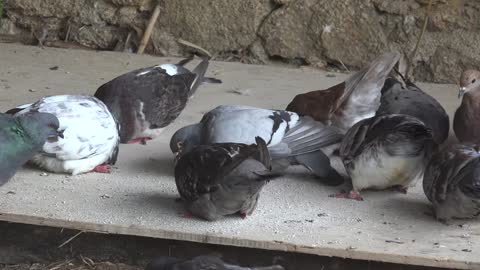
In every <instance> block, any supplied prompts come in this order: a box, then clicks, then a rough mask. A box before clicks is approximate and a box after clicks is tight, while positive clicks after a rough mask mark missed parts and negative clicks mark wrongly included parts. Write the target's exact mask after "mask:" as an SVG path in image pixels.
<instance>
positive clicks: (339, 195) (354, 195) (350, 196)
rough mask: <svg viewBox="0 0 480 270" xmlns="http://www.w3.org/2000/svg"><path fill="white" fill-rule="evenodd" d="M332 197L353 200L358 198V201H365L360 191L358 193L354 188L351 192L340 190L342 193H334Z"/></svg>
mask: <svg viewBox="0 0 480 270" xmlns="http://www.w3.org/2000/svg"><path fill="white" fill-rule="evenodd" d="M330 197H334V198H342V199H351V200H356V201H363V198H362V196H361V195H360V193H358V192H357V191H353V190H352V191H350V192H340V193H337V194H332V195H330Z"/></svg>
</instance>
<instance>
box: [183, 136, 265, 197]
mask: <svg viewBox="0 0 480 270" xmlns="http://www.w3.org/2000/svg"><path fill="white" fill-rule="evenodd" d="M256 151H257V147H256V146H255V145H251V146H247V145H245V144H236V143H220V144H211V145H201V146H198V147H196V148H195V149H194V150H192V151H190V152H188V153H186V154H185V155H183V156H182V157H181V158H180V159H179V161H178V163H177V164H176V166H175V181H176V183H177V187H178V190H179V193H180V195H181V196H182V197H183V198H187V199H188V200H195V199H197V198H198V197H199V196H201V195H202V194H206V193H211V192H213V191H215V190H216V189H217V188H218V187H217V185H219V184H220V183H221V181H222V179H223V177H224V176H225V175H227V174H228V173H230V172H231V171H232V170H233V169H235V168H236V167H237V166H238V165H240V163H242V162H243V161H244V160H246V159H247V158H249V157H252V155H254V154H255V152H256Z"/></svg>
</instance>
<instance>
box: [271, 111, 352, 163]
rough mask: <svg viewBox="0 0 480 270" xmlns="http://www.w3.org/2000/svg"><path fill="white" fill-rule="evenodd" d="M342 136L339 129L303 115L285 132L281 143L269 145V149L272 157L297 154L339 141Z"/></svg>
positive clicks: (317, 149)
mask: <svg viewBox="0 0 480 270" xmlns="http://www.w3.org/2000/svg"><path fill="white" fill-rule="evenodd" d="M342 138H343V134H342V133H341V132H340V130H339V129H337V128H335V127H331V126H326V125H324V124H323V123H321V122H318V121H315V120H313V119H312V118H311V117H308V116H304V117H301V118H300V119H299V120H298V122H297V123H296V124H295V126H294V127H292V128H290V129H289V130H288V131H287V132H286V133H285V136H284V138H283V139H282V142H281V143H279V144H276V145H274V146H272V147H270V148H269V150H270V154H271V155H272V156H273V157H274V158H275V157H282V156H284V157H285V156H298V155H303V154H308V153H312V152H316V151H319V150H321V149H322V148H323V147H326V146H329V145H332V144H336V143H339V142H340V141H341V140H342Z"/></svg>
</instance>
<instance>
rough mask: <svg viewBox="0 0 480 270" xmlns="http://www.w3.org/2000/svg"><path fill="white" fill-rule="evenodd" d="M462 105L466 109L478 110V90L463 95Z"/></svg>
mask: <svg viewBox="0 0 480 270" xmlns="http://www.w3.org/2000/svg"><path fill="white" fill-rule="evenodd" d="M462 106H464V107H465V109H466V110H467V111H478V110H480V90H476V89H475V90H474V91H472V92H468V93H466V94H465V95H464V96H463V99H462Z"/></svg>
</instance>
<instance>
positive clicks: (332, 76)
mask: <svg viewBox="0 0 480 270" xmlns="http://www.w3.org/2000/svg"><path fill="white" fill-rule="evenodd" d="M325 76H326V77H327V78H335V77H337V75H335V74H327V75H325Z"/></svg>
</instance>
